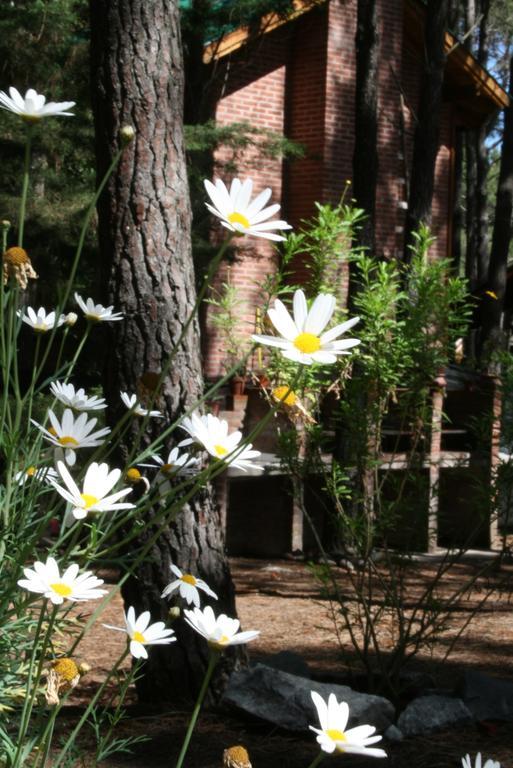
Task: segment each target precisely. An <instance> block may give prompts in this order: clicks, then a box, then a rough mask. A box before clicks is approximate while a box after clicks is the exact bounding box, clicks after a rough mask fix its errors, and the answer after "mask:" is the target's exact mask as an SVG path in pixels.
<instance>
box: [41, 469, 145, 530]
mask: <svg viewBox="0 0 513 768" xmlns="http://www.w3.org/2000/svg"><path fill="white" fill-rule="evenodd" d="M57 469H58V470H59V474H60V476H61V478H62V479H63V480H64V483H65V485H66V488H63V487H62V486H61V485H59V484H58V483H57V482H55V480H52V481H51V483H52V485H53V487H54V488H55V490H56V491H58V492H59V493H60V495H61V496H62V497H63V498H64V499H66V501H67V502H68V503H69V504H71V507H72V509H71V512H72V514H73V517H74V518H75V519H76V520H83V519H84V518H85V517H87V515H88V514H89V513H93V512H113V511H114V510H116V509H133V508H134V507H135V504H130V503H128V502H122V503H119V500H120V499H122V498H123V497H124V496H126V495H127V494H128V493H130V492H131V490H132V489H131V488H123V489H122V490H121V491H117V492H116V493H112V494H110V496H109V495H108V494H109V492H110V491H111V490H112V489H113V488H114V486H115V485H116V483H117V482H118V481H119V478H120V477H121V470H120V469H113V470H112V471H111V472H109V465H108V464H97V463H96V462H95V461H93V462H92V464H90V466H89V467H88V468H87V472H86V474H85V477H84V482H83V485H82V491H80V490H79V488H78V486H77V484H76V483H75V481H74V480H73V478H72V477H71V475H70V473H69V472H68V470H67V468H66V465H65V464H64V463H63V462H62V461H58V462H57Z"/></svg>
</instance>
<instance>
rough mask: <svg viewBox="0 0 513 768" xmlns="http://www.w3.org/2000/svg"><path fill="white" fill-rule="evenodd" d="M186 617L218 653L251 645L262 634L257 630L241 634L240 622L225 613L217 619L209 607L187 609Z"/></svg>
mask: <svg viewBox="0 0 513 768" xmlns="http://www.w3.org/2000/svg"><path fill="white" fill-rule="evenodd" d="M184 617H185V621H186V622H187V623H188V624H189V625H190V626H191V627H192V628H193V629H194V630H195V631H196V632H197V633H198V634H200V635H201V636H202V637H204V638H205V640H206V641H207V643H208V644H209V645H210V647H211V648H214V649H215V650H217V651H222V650H224V649H225V648H228V646H229V645H241V644H242V643H249V642H250V641H251V640H254V639H255V638H256V637H258V635H259V634H260V632H257V631H255V630H250V631H249V632H239V631H238V629H239V627H240V621H239V620H238V619H230V618H229V616H226V615H225V614H224V613H221V614H220V615H219V616H217V617H216V616H215V614H214V611H213V610H212V608H211V607H210V606H209V605H207V606H206V607H205V608H204V609H203V610H201V609H200V608H194V609H193V610H192V611H188V610H187V609H185V611H184Z"/></svg>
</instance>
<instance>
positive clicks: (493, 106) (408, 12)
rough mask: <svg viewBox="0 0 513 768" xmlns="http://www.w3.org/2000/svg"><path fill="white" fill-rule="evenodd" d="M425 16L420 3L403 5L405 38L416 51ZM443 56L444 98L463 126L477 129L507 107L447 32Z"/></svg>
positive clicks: (502, 96) (498, 91) (494, 86)
mask: <svg viewBox="0 0 513 768" xmlns="http://www.w3.org/2000/svg"><path fill="white" fill-rule="evenodd" d="M425 13H426V9H425V6H424V3H423V2H421V0H406V2H405V3H404V25H405V37H406V38H407V42H408V43H409V44H410V45H414V46H415V49H416V50H417V51H422V47H423V44H424V41H423V29H424V19H425ZM445 53H446V54H447V63H446V66H445V78H444V99H445V100H446V101H450V102H451V103H452V104H454V106H456V107H457V109H458V113H459V116H460V122H461V123H462V124H463V125H468V126H470V127H477V126H479V125H481V124H482V123H483V122H484V120H486V119H487V118H488V117H490V115H493V114H494V113H495V112H496V111H497V110H499V109H504V107H507V106H508V104H509V96H508V94H507V93H506V91H505V90H504V89H503V88H502V87H501V86H500V85H499V83H498V82H497V80H495V78H494V77H492V75H491V74H490V73H489V72H488V71H487V70H486V69H484V67H482V66H481V65H480V64H479V62H478V61H477V60H476V59H475V58H474V56H472V54H471V53H470V51H468V50H467V49H466V48H465V47H464V46H463V45H462V44H461V43H460V42H459V41H458V39H457V38H456V37H455V36H454V35H452V34H451V33H450V32H448V33H446V35H445Z"/></svg>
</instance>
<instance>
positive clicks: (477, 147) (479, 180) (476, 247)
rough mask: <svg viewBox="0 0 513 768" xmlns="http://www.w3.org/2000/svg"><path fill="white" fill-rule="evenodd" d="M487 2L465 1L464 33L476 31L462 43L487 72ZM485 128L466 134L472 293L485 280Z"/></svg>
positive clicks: (468, 260)
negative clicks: (465, 30) (465, 31)
mask: <svg viewBox="0 0 513 768" xmlns="http://www.w3.org/2000/svg"><path fill="white" fill-rule="evenodd" d="M489 11H490V2H489V0H481V1H480V2H479V3H478V4H477V5H476V3H475V2H474V0H467V7H466V16H465V23H466V25H467V30H470V29H472V28H473V27H475V25H477V29H475V30H474V31H473V33H472V34H471V35H469V36H468V37H467V39H466V40H465V46H466V47H467V48H468V49H469V50H470V51H471V52H472V53H473V54H474V56H475V57H476V58H477V60H478V62H479V64H481V66H482V67H484V68H485V69H486V66H487V63H488V16H489ZM487 134H488V124H487V123H484V124H482V125H481V126H480V127H479V128H476V129H474V130H472V129H470V130H468V131H467V136H466V165H467V254H466V270H465V274H466V277H467V279H468V280H469V285H470V289H471V291H475V290H476V289H478V288H479V287H481V288H482V286H483V285H484V283H485V282H486V279H487V276H488V261H489V242H488V190H487V180H488V153H487V149H486V145H485V142H486V137H487Z"/></svg>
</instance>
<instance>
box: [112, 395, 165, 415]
mask: <svg viewBox="0 0 513 768" xmlns="http://www.w3.org/2000/svg"><path fill="white" fill-rule="evenodd" d="M120 395H121V399H122V401H123V403H124V405H126V407H127V408H128V410H129V411H133V412H134V414H135V415H136V416H150V418H151V417H153V418H154V419H163V418H164V417H163V415H162V414H161V412H160V411H148V410H147V409H146V408H143V406H142V405H141V404H140V402H139V401H138V399H137V395H129V394H128V392H120Z"/></svg>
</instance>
